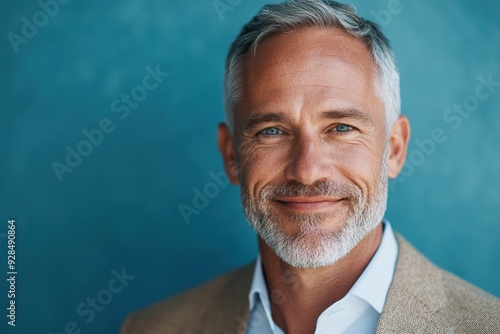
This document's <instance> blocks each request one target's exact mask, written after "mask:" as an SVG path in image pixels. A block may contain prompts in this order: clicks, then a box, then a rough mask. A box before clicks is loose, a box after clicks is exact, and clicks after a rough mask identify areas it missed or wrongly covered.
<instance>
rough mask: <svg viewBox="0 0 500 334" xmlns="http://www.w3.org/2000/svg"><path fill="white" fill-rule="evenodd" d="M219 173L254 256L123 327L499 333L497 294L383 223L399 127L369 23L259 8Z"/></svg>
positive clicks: (386, 69)
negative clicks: (245, 224) (234, 190)
mask: <svg viewBox="0 0 500 334" xmlns="http://www.w3.org/2000/svg"><path fill="white" fill-rule="evenodd" d="M225 98H226V111H227V119H228V122H227V124H221V125H220V126H219V129H218V144H219V148H220V151H221V153H222V157H223V159H224V164H225V167H226V172H227V174H228V176H229V179H230V180H231V182H232V183H234V184H239V185H240V186H241V195H242V201H243V207H244V210H245V214H246V216H247V218H248V221H249V222H250V224H251V225H252V227H253V228H254V229H255V231H256V232H257V234H258V236H259V250H260V254H259V257H258V258H257V261H256V262H255V263H253V264H251V265H249V266H247V267H244V268H242V269H239V270H237V271H234V272H232V273H229V274H226V275H224V276H222V277H220V278H218V279H216V280H214V281H212V282H209V283H207V284H205V285H203V286H201V287H198V288H195V289H194V290H191V291H189V292H186V293H183V294H181V295H178V296H176V297H174V298H172V299H170V300H167V301H165V302H162V303H159V304H157V305H154V306H152V307H151V308H149V309H146V310H144V311H141V312H138V313H136V314H133V315H132V316H130V317H129V318H128V319H127V320H126V322H125V324H124V326H123V329H122V333H127V334H128V333H373V332H374V331H375V332H379V333H388V332H395V333H403V332H426V333H427V332H430V333H451V332H457V333H462V332H474V333H493V332H499V331H500V302H499V300H498V299H496V298H495V297H493V296H491V295H488V294H487V293H485V292H483V291H481V290H479V289H478V288H475V287H473V286H471V285H469V284H468V283H465V282H464V281H462V280H460V279H458V278H457V277H455V276H453V275H451V274H449V273H447V272H445V271H443V270H441V269H439V268H437V267H435V266H434V265H433V264H431V263H430V262H429V261H428V260H426V259H425V258H424V257H423V256H422V255H421V254H419V253H418V252H417V251H416V250H415V249H413V248H412V246H411V245H409V244H408V243H407V242H406V241H405V240H404V239H403V238H402V237H401V236H399V235H395V234H394V233H393V231H392V229H391V226H390V224H389V223H388V222H387V221H385V220H383V215H384V212H385V209H386V202H387V181H388V178H395V177H397V175H398V173H399V172H400V170H401V168H402V167H403V164H404V161H405V157H406V151H407V145H408V141H409V137H410V127H409V123H408V120H407V118H406V117H404V116H402V115H400V99H399V75H398V72H397V69H396V65H395V60H394V56H393V52H392V50H391V48H390V46H389V43H388V41H387V40H386V38H385V37H384V36H383V35H382V33H381V32H380V31H379V30H378V28H377V27H376V26H375V25H373V24H372V23H370V22H369V21H366V20H364V19H362V18H360V17H359V16H357V14H356V13H355V11H354V10H353V9H352V8H351V7H349V6H345V5H341V4H339V3H336V2H333V1H326V0H323V1H322V0H309V1H305V0H303V1H289V2H286V3H283V4H279V5H269V6H266V7H264V8H263V9H262V10H261V11H260V13H259V14H258V15H257V16H256V17H254V18H253V19H252V21H250V23H249V24H247V25H246V26H245V27H244V28H243V30H242V32H241V33H240V35H239V36H238V37H237V39H236V40H235V41H234V42H233V44H232V46H231V48H230V51H229V54H228V58H227V67H226V79H225Z"/></svg>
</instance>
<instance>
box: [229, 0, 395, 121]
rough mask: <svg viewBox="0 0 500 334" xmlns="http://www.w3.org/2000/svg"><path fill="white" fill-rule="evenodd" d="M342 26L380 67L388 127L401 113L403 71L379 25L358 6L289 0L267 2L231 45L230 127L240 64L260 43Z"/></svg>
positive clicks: (238, 92) (324, 0)
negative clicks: (298, 32) (303, 30)
mask: <svg viewBox="0 0 500 334" xmlns="http://www.w3.org/2000/svg"><path fill="white" fill-rule="evenodd" d="M311 26H312V27H318V28H339V29H343V30H345V31H346V32H348V33H349V34H351V35H353V36H355V37H358V38H360V39H361V40H362V41H363V42H364V43H365V44H366V45H367V46H368V48H369V50H370V52H371V55H372V57H373V60H374V62H375V64H376V66H377V68H378V73H377V76H376V82H375V83H374V84H375V92H376V94H377V96H378V97H379V98H380V99H381V100H382V101H383V102H384V107H385V114H386V124H385V125H386V129H389V128H390V126H391V125H392V123H393V122H394V121H395V120H396V119H397V118H398V116H399V114H400V112H401V99H400V95H399V73H398V69H397V66H396V60H395V57H394V52H393V51H392V48H391V46H390V44H389V41H388V40H387V38H386V37H385V36H384V34H382V32H381V31H380V29H379V27H378V26H377V25H376V24H375V23H373V22H371V21H369V20H365V19H363V18H362V17H360V16H358V14H357V13H356V9H355V8H354V6H351V5H345V4H341V3H338V2H336V1H329V0H289V1H286V2H283V3H280V4H273V5H266V6H264V7H263V8H262V9H261V10H260V12H259V13H258V14H257V15H256V16H254V17H253V19H252V20H251V21H250V22H249V23H248V24H246V25H245V26H243V28H242V30H241V32H240V34H239V35H238V37H237V38H236V39H235V40H234V42H233V43H232V44H231V47H230V48H229V52H228V55H227V59H226V69H225V76H224V103H225V108H226V117H227V122H228V125H229V128H230V129H231V131H232V130H233V127H234V124H233V113H234V105H235V103H236V102H237V100H238V99H239V98H241V96H242V94H243V87H242V84H241V80H239V77H240V75H241V74H240V73H239V72H240V65H241V62H242V60H243V57H244V56H245V55H246V54H247V53H248V52H251V53H252V54H255V52H256V50H257V46H258V44H259V42H261V41H262V40H263V39H265V38H266V37H268V36H270V35H271V34H274V33H279V32H290V31H293V30H297V29H300V28H303V27H311Z"/></svg>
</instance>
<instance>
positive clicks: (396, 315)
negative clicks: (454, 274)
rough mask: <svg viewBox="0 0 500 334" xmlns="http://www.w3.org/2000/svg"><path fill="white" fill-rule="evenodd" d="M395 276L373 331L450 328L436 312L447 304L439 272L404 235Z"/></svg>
mask: <svg viewBox="0 0 500 334" xmlns="http://www.w3.org/2000/svg"><path fill="white" fill-rule="evenodd" d="M396 238H397V240H398V245H399V253H398V259H397V262H396V269H395V272H394V279H393V281H392V284H391V286H390V288H389V292H388V294H387V299H386V302H385V305H384V309H383V310H382V314H381V315H380V318H379V322H378V324H377V328H376V329H375V332H376V333H388V332H400V333H402V332H415V333H422V332H425V333H444V332H446V333H449V332H452V331H453V329H452V328H451V327H450V325H449V323H448V322H447V319H442V318H441V317H439V315H438V311H439V310H440V309H441V308H442V307H444V306H445V305H446V304H447V302H448V301H447V297H446V295H445V292H444V287H443V283H442V276H441V272H440V271H439V270H438V269H437V268H436V267H435V266H434V265H433V264H432V263H430V262H429V261H428V260H427V259H426V258H425V257H424V256H423V255H421V254H420V253H419V252H418V251H417V250H415V249H414V248H413V247H412V246H411V245H410V244H409V243H408V242H407V241H406V240H405V239H404V238H403V237H401V236H400V235H399V234H396Z"/></svg>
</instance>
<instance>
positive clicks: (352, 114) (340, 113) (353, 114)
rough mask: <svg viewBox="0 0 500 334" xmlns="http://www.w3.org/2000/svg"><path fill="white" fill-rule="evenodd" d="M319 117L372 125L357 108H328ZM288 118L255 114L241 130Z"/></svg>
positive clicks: (283, 115) (270, 114) (278, 114)
mask: <svg viewBox="0 0 500 334" xmlns="http://www.w3.org/2000/svg"><path fill="white" fill-rule="evenodd" d="M321 118H323V119H336V120H342V119H352V120H358V121H361V122H363V123H365V124H368V125H370V126H373V120H372V119H371V117H370V116H368V115H367V114H366V113H364V112H362V111H361V110H357V109H339V110H328V111H324V112H322V113H321ZM287 121H290V118H289V117H288V116H287V115H286V114H284V113H282V112H270V113H264V114H257V115H253V116H251V117H249V118H248V119H247V120H246V121H245V123H244V124H243V131H244V132H246V131H250V130H252V129H254V128H256V127H257V126H259V125H260V124H262V123H272V122H287Z"/></svg>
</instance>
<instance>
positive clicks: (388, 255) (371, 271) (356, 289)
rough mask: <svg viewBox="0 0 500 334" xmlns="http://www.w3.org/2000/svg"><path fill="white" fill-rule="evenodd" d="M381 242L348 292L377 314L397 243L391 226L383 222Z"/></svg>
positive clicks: (387, 283) (382, 304)
mask: <svg viewBox="0 0 500 334" xmlns="http://www.w3.org/2000/svg"><path fill="white" fill-rule="evenodd" d="M383 227H384V233H383V234H382V241H381V242H380V245H379V247H378V249H377V251H376V252H375V255H373V258H372V259H371V261H370V263H368V266H366V268H365V270H364V271H363V273H362V274H361V276H360V277H359V278H358V280H357V281H356V283H354V285H353V287H352V288H351V290H349V292H348V293H347V294H348V295H349V294H353V295H355V296H358V297H359V298H361V299H363V300H365V301H366V302H368V303H369V304H370V305H371V306H372V307H373V308H374V309H375V310H376V311H377V312H378V313H379V314H380V313H382V309H383V308H384V304H385V299H386V297H387V292H388V291H389V286H390V285H391V282H392V278H393V276H394V268H395V266H396V259H397V256H398V243H397V241H396V237H395V236H394V232H393V231H392V228H391V224H390V223H389V222H388V221H386V220H384V221H383Z"/></svg>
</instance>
